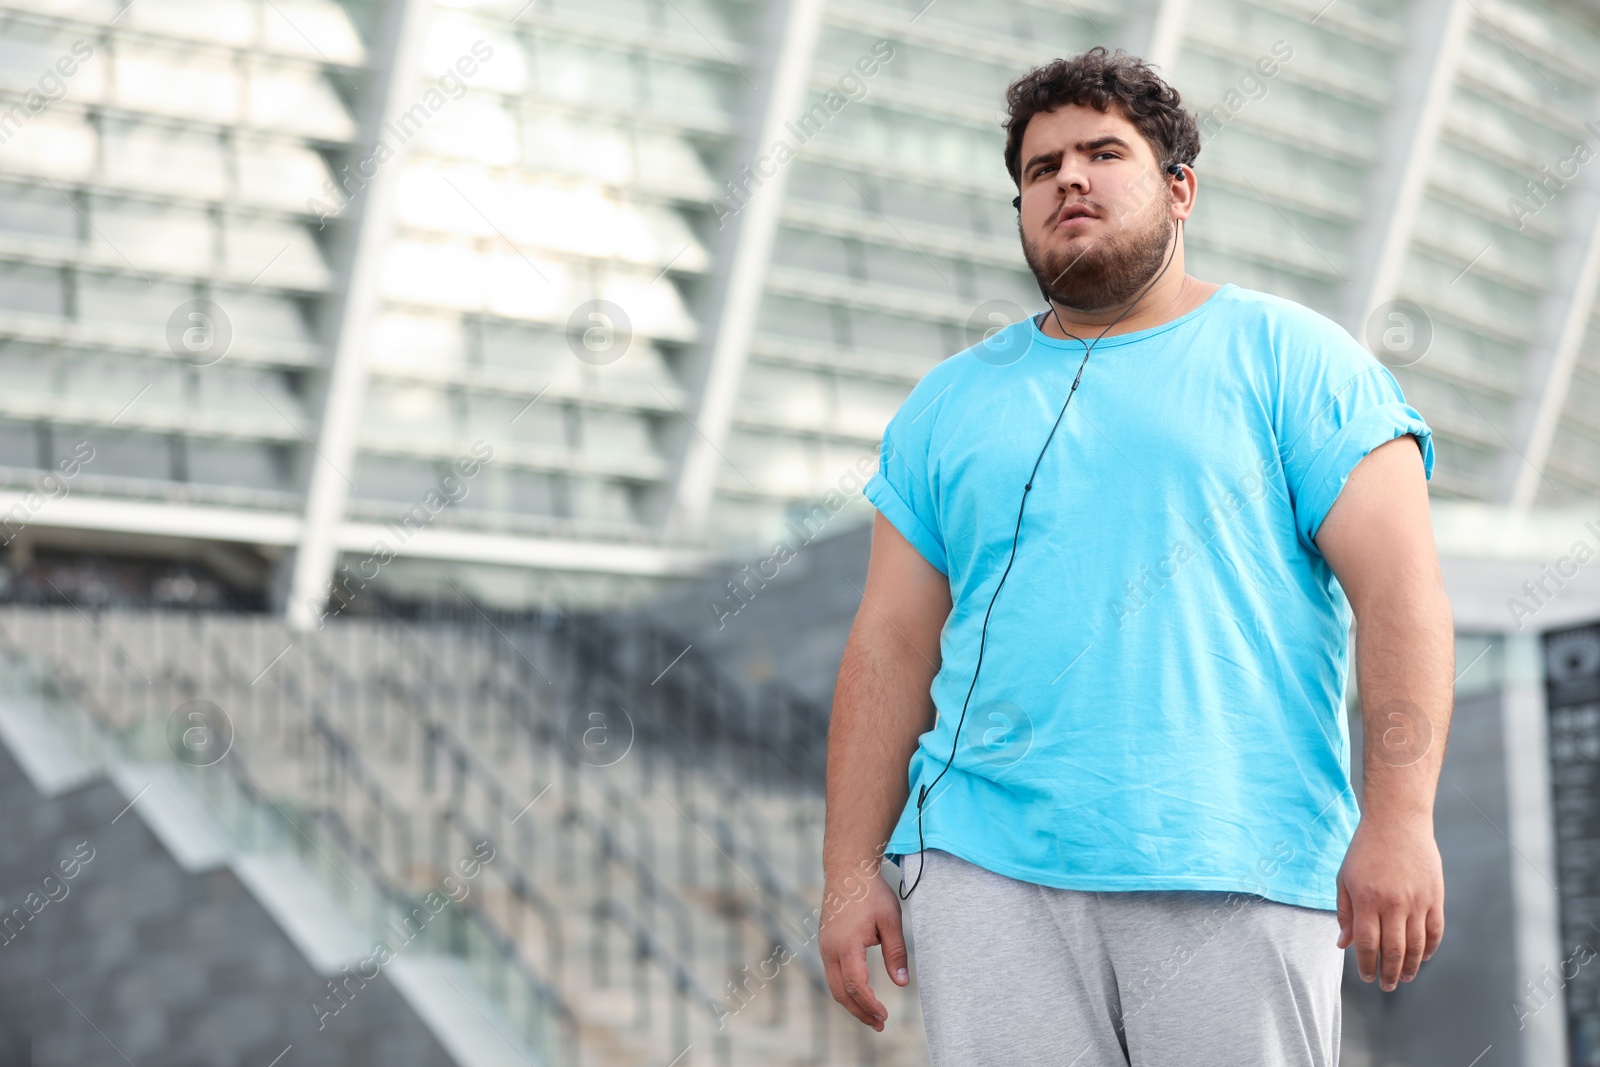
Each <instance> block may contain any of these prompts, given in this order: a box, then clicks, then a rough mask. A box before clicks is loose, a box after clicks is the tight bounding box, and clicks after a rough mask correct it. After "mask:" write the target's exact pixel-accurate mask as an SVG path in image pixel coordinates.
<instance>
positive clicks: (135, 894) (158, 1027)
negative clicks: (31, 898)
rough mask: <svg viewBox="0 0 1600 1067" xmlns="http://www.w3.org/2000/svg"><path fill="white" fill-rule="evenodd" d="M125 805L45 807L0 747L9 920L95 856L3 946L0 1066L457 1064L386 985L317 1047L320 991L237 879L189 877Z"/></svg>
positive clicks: (87, 797)
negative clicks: (84, 857)
mask: <svg viewBox="0 0 1600 1067" xmlns="http://www.w3.org/2000/svg"><path fill="white" fill-rule="evenodd" d="M127 803H128V801H127V800H126V799H125V798H124V796H123V794H122V792H120V791H119V790H118V789H117V788H115V787H114V786H113V785H112V784H111V783H110V782H108V781H106V780H105V779H104V778H96V779H95V780H93V781H92V782H90V783H89V784H87V785H85V786H82V787H81V788H77V789H74V790H71V791H68V792H65V793H62V794H59V795H57V796H54V797H44V796H41V795H40V793H39V792H38V791H36V789H35V788H34V786H33V784H32V783H31V782H30V781H29V779H28V778H27V777H26V776H25V775H24V774H23V773H22V771H21V770H20V769H19V767H18V765H17V763H16V762H15V761H14V760H13V758H12V756H11V755H10V753H8V752H7V751H6V750H5V746H4V745H0V811H4V812H5V813H6V819H5V830H4V832H3V833H0V899H3V900H4V902H5V908H6V910H7V911H9V910H10V909H11V908H13V907H16V906H17V905H19V904H22V903H23V902H24V901H25V900H26V897H27V894H28V893H30V892H34V891H37V890H39V889H40V887H41V883H42V881H43V879H44V878H45V877H46V876H47V875H51V874H54V875H56V876H57V877H58V878H59V876H60V874H61V871H60V869H59V868H57V866H56V865H57V864H58V862H59V861H60V860H62V859H65V858H68V857H72V856H73V855H74V849H75V848H77V847H78V846H79V845H80V843H82V842H87V843H88V846H89V847H90V848H92V849H93V850H94V851H93V858H92V859H91V860H90V861H89V862H88V863H87V864H85V865H83V866H82V868H81V869H80V870H79V871H78V873H77V875H76V876H75V877H73V878H72V879H70V880H69V881H66V882H64V883H61V884H64V885H65V887H66V895H65V896H64V897H61V899H59V900H58V901H54V902H51V903H47V904H45V905H44V907H43V908H42V909H41V910H39V912H38V914H37V915H36V916H33V917H32V918H31V919H30V920H29V921H28V922H27V924H26V925H24V926H21V928H20V930H18V931H17V932H16V933H15V936H13V937H12V939H11V940H10V941H9V942H5V943H3V944H0V1065H3V1067H11V1065H25V1064H29V1063H31V1064H34V1065H36V1067H57V1065H59V1067H95V1065H102V1064H103V1065H106V1067H127V1064H128V1063H129V1062H132V1063H135V1064H138V1067H158V1065H162V1064H173V1065H178V1064H183V1065H195V1064H206V1065H218V1067H222V1065H239V1067H268V1065H269V1064H271V1063H272V1062H273V1061H274V1059H275V1058H276V1057H278V1056H279V1055H280V1054H282V1053H284V1052H285V1049H288V1048H289V1046H291V1045H292V1046H293V1048H292V1050H290V1051H288V1053H287V1055H284V1056H283V1058H282V1060H281V1061H279V1067H311V1065H325V1067H343V1065H353V1064H363V1065H364V1064H371V1065H373V1067H377V1065H380V1064H381V1065H383V1067H445V1065H447V1064H449V1063H450V1062H451V1060H450V1058H449V1057H447V1056H446V1055H445V1053H444V1051H443V1050H442V1049H441V1047H440V1046H439V1044H438V1042H437V1041H436V1040H435V1039H434V1037H433V1035H432V1034H431V1033H430V1031H429V1030H428V1029H427V1027H425V1026H424V1025H423V1023H422V1022H421V1021H420V1020H419V1019H418V1017H417V1015H416V1013H415V1012H414V1011H413V1009H412V1008H411V1006H410V1005H409V1004H408V1003H407V1002H406V1001H405V1000H404V999H403V998H402V997H401V996H400V994H399V993H398V992H397V991H396V989H395V988H394V986H393V985H392V984H391V983H390V981H389V978H388V977H387V975H386V974H382V973H380V974H379V976H378V978H377V979H376V980H374V981H371V982H368V983H366V985H365V987H364V988H361V989H360V990H359V991H357V992H356V993H355V994H354V996H353V997H352V998H351V1001H350V1003H349V1005H348V1006H347V1007H346V1008H344V1009H343V1010H342V1011H341V1012H340V1013H339V1014H338V1015H337V1016H335V1017H333V1018H330V1019H328V1020H327V1027H326V1029H323V1030H321V1031H320V1032H319V1030H318V1026H317V1023H318V1017H317V1015H316V1013H315V1012H314V1011H313V1010H312V1008H311V1007H310V1005H311V1003H312V1001H314V1000H317V999H318V998H320V997H323V996H325V995H327V985H326V983H327V978H326V977H324V976H322V975H320V974H318V973H317V972H316V971H315V970H314V969H313V967H312V966H311V965H310V964H309V963H308V962H307V961H306V959H305V958H304V957H303V956H302V955H301V953H300V952H299V951H298V950H297V949H296V947H295V946H294V944H293V943H292V942H291V941H290V940H289V939H288V938H287V937H286V936H285V935H284V933H283V932H282V930H281V929H280V928H279V926H278V925H277V924H276V923H275V921H274V920H273V919H272V918H271V916H269V915H268V913H267V912H266V911H265V910H263V908H262V907H261V906H260V904H259V903H258V902H257V901H256V899H255V898H254V897H253V896H252V895H251V894H250V892H249V891H248V890H247V889H246V888H245V887H244V885H243V884H242V883H241V882H240V881H239V879H238V878H237V877H236V876H235V875H234V874H233V872H232V871H231V869H229V868H227V867H220V868H216V869H213V870H209V871H203V872H200V873H189V872H187V871H185V870H184V869H183V868H182V867H181V866H180V865H179V864H178V863H177V862H176V861H175V860H174V859H173V857H172V856H171V855H170V854H169V853H168V852H167V850H166V848H165V847H164V846H163V845H162V843H161V842H160V841H159V840H158V839H157V838H156V837H155V835H154V834H152V833H151V831H150V830H149V829H148V828H147V826H146V824H145V823H144V822H143V821H142V820H141V819H140V818H139V816H138V814H137V812H136V811H130V812H128V813H126V814H122V815H121V817H120V818H119V817H118V814H119V812H121V811H122V809H123V808H124V807H125V806H126V805H127ZM113 820H115V821H113ZM50 892H51V893H52V894H54V895H58V896H59V895H60V892H61V890H60V889H59V888H54V887H51V888H50ZM38 899H39V898H35V905H37V901H38Z"/></svg>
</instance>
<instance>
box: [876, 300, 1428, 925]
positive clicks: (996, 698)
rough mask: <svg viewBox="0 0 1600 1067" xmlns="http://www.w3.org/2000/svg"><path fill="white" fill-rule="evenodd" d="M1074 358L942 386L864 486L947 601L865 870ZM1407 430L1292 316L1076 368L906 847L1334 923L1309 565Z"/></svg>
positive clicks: (1337, 343)
mask: <svg viewBox="0 0 1600 1067" xmlns="http://www.w3.org/2000/svg"><path fill="white" fill-rule="evenodd" d="M1083 351H1084V348H1083V345H1082V344H1080V343H1078V342H1076V341H1067V340H1056V339H1054V338H1051V337H1047V336H1045V335H1044V334H1043V333H1042V332H1040V330H1039V328H1038V326H1037V325H1036V324H1035V322H1034V320H1033V319H1032V318H1027V319H1024V320H1022V321H1021V322H1018V323H1016V324H1014V325H1012V326H1009V327H1007V328H1005V329H1004V330H1001V331H998V332H996V333H995V334H994V335H993V336H992V337H990V338H989V339H987V340H986V341H984V342H982V343H981V344H979V345H975V346H973V347H972V348H969V349H967V350H965V351H963V352H961V353H959V354H957V355H955V356H952V357H951V358H949V359H947V360H945V361H944V362H942V363H940V364H939V365H938V366H936V367H935V368H933V370H931V371H929V372H928V374H927V375H926V376H925V377H924V378H923V379H922V381H921V382H920V383H918V385H917V387H916V388H915V389H913V390H912V392H911V395H910V396H909V397H908V398H907V399H906V401H905V403H904V404H903V405H902V406H901V408H900V410H899V411H898V412H897V413H896V414H895V416H894V418H893V419H892V420H891V421H890V423H889V425H888V428H887V429H886V430H885V432H884V436H883V452H882V455H881V457H880V469H879V472H878V473H877V474H876V475H874V476H873V478H872V479H871V481H870V482H869V483H868V484H867V486H866V489H865V492H866V495H867V498H868V499H869V500H870V501H871V502H872V503H873V505H874V506H875V507H876V508H877V509H878V510H879V511H880V512H881V513H882V514H883V515H884V517H885V518H887V519H888V520H889V521H890V522H891V523H893V524H894V526H895V528H896V529H897V530H899V531H900V533H901V534H902V535H904V536H905V538H906V540H907V541H909V542H910V543H911V544H912V545H913V546H914V547H915V548H916V549H917V551H918V552H920V553H921V554H922V555H923V557H925V558H926V559H927V561H928V562H929V563H931V564H932V565H933V566H934V567H936V568H938V569H939V571H940V572H942V573H944V574H945V575H947V576H948V577H949V580H950V592H951V600H952V602H953V607H952V610H951V613H950V617H949V620H948V621H947V622H946V623H945V625H944V629H943V632H942V634H941V635H940V651H941V653H942V655H943V662H942V665H941V667H940V669H939V672H938V674H937V675H936V676H935V678H934V680H933V686H932V696H933V701H934V704H935V707H936V708H937V710H938V718H937V722H936V724H935V726H934V728H933V729H932V730H929V731H928V732H926V733H924V734H923V735H922V737H921V739H920V741H919V744H918V747H917V750H916V753H915V754H914V755H913V756H912V759H911V764H910V768H909V776H910V784H911V799H910V801H909V802H908V803H907V805H906V807H905V810H904V812H903V813H902V814H901V817H900V820H899V823H898V824H897V825H896V827H895V830H894V834H893V836H892V837H891V839H890V842H889V847H888V849H887V853H888V854H889V855H890V857H891V858H895V859H898V857H900V856H904V855H906V854H909V853H914V852H916V851H917V849H918V847H919V842H918V838H917V804H916V799H917V793H918V789H919V787H920V786H922V785H924V784H929V783H932V782H933V781H934V779H935V777H937V776H938V774H939V772H940V771H941V770H942V769H943V768H944V765H945V762H946V760H947V759H949V757H950V753H951V744H952V741H953V739H954V737H955V731H956V722H957V719H958V718H959V717H960V715H961V707H962V702H963V701H964V700H965V699H966V696H967V690H968V686H969V685H970V684H971V682H972V672H973V667H974V665H975V663H976V661H977V655H978V640H979V633H980V630H981V628H982V626H983V619H984V612H985V610H986V609H987V608H988V606H989V600H990V597H991V596H992V595H993V594H994V590H995V586H996V584H997V583H998V582H999V580H1000V576H1001V572H1002V570H1003V569H1004V567H1005V563H1006V558H1007V555H1008V554H1009V552H1010V549H1011V542H1012V535H1013V531H1014V530H1015V529H1016V522H1017V507H1018V502H1019V500H1020V498H1021V496H1022V491H1023V486H1024V484H1025V483H1026V482H1027V480H1028V472H1029V470H1030V469H1031V467H1032V464H1033V461H1034V458H1035V457H1036V456H1037V455H1038V453H1039V449H1040V448H1041V447H1042V446H1043V444H1044V441H1045V438H1046V437H1047V436H1048V434H1049V432H1050V426H1051V424H1052V423H1053V422H1054V421H1055V418H1056V415H1057V413H1058V412H1059V411H1060V408H1061V403H1062V401H1063V400H1064V399H1065V398H1066V396H1067V390H1068V388H1069V387H1070V386H1071V384H1072V379H1073V375H1074V374H1075V373H1076V372H1077V369H1078V364H1079V361H1080V360H1081V359H1082V356H1083ZM1403 434H1412V435H1414V437H1415V439H1416V441H1417V442H1418V443H1419V445H1420V447H1421V449H1422V455H1423V461H1424V466H1425V469H1426V470H1427V472H1428V474H1429V476H1430V477H1431V475H1432V471H1433V444H1432V440H1431V434H1430V431H1429V429H1428V427H1427V425H1426V424H1425V423H1424V422H1423V421H1422V417H1421V416H1420V415H1419V414H1418V413H1417V412H1416V411H1415V410H1413V409H1412V408H1411V407H1410V406H1408V405H1407V404H1406V401H1405V398H1404V396H1403V395H1402V394H1401V392H1400V387H1399V385H1398V384H1397V383H1396V382H1395V380H1394V377H1393V375H1391V374H1390V373H1389V371H1388V369H1387V368H1385V367H1384V366H1383V365H1382V364H1381V363H1379V362H1378V361H1377V360H1376V359H1374V358H1373V357H1372V356H1371V355H1370V354H1368V353H1367V352H1366V350H1365V349H1363V348H1362V347H1361V346H1360V345H1359V344H1357V343H1356V341H1355V340H1354V339H1353V338H1352V337H1351V336H1350V335H1349V334H1348V333H1347V332H1346V331H1345V330H1344V329H1342V328H1341V327H1339V326H1338V325H1336V324H1335V323H1333V322H1332V321H1330V320H1329V319H1327V318H1325V317H1323V316H1322V315H1319V314H1317V313H1316V312H1313V311H1311V310H1309V309H1307V308H1305V307H1302V306H1301V305H1299V304H1296V303H1294V302H1292V301H1289V300H1285V299H1282V298H1279V297H1275V296H1271V295H1268V294H1265V293H1260V292H1255V291H1253V290H1250V289H1242V288H1239V287H1238V286H1235V285H1231V284H1229V285H1224V286H1223V287H1222V288H1221V289H1219V290H1218V291H1217V292H1215V293H1213V294H1212V295H1211V297H1210V298H1209V299H1207V300H1206V301H1205V303H1203V304H1202V305H1200V306H1199V307H1198V308H1196V309H1195V310H1193V311H1191V312H1189V313H1188V314H1186V315H1183V316H1180V317H1178V318H1176V319H1173V320H1172V321H1170V322H1166V323H1163V324H1161V325H1159V326H1154V327H1152V328H1150V329H1147V330H1140V331H1138V332H1135V333H1125V334H1119V335H1113V336H1108V337H1106V338H1104V339H1103V340H1101V341H1100V342H1099V343H1098V344H1096V345H1095V347H1094V351H1093V353H1092V354H1091V355H1090V357H1089V362H1088V365H1087V366H1086V368H1085V369H1084V372H1083V379H1082V383H1081V384H1080V386H1079V388H1078V393H1077V396H1075V397H1074V398H1073V400H1072V404H1071V406H1070V407H1069V408H1068V409H1067V414H1066V417H1065V418H1064V419H1063V420H1062V422H1061V426H1060V429H1059V430H1057V432H1056V436H1055V439H1054V440H1053V441H1052V442H1051V444H1050V448H1049V450H1048V452H1047V453H1046V454H1045V457H1044V461H1043V462H1042V463H1041V464H1040V466H1039V471H1038V474H1037V475H1036V476H1035V478H1034V487H1033V490H1032V492H1031V493H1029V495H1028V503H1027V510H1026V513H1025V515H1024V518H1023V521H1022V530H1021V534H1020V538H1019V541H1018V547H1017V554H1016V562H1015V564H1014V566H1013V568H1012V571H1011V575H1010V577H1008V578H1007V579H1006V582H1005V587H1004V588H1003V589H1002V590H1001V592H1000V597H999V600H998V601H997V602H996V603H995V606H994V612H993V616H992V617H991V618H990V620H989V633H988V639H987V642H986V643H985V645H984V654H983V669H982V672H981V674H980V676H979V679H978V684H977V688H976V690H974V691H973V694H972V700H971V703H970V705H969V706H968V710H967V716H966V722H965V724H964V725H963V726H962V727H961V738H960V746H959V749H958V751H957V753H956V759H955V764H954V766H953V767H952V768H951V769H950V771H949V773H947V774H946V775H945V776H944V777H943V779H942V780H940V781H939V783H938V785H937V786H936V787H935V788H933V790H932V791H931V792H930V793H929V795H928V799H927V802H926V804H925V805H924V808H923V831H924V843H925V844H926V846H927V847H929V848H939V849H942V850H944V851H947V852H951V853H954V854H955V855H957V856H960V857H962V858H964V859H966V860H968V861H970V862H972V863H975V864H978V865H979V866H982V867H985V868H987V869H989V870H992V871H995V872H997V873H999V874H1003V875H1007V876H1009V877H1012V878H1018V879H1022V880H1024V881H1029V882H1035V883H1039V884H1042V885H1049V886H1056V887H1059V888H1065V889H1080V890H1142V889H1196V890H1218V891H1238V892H1246V893H1257V894H1260V895H1262V896H1265V897H1267V898H1268V899H1271V900H1277V901H1281V902H1283V903H1287V904H1298V905H1301V906H1305V907H1312V908H1323V909H1330V910H1331V909H1333V908H1335V907H1336V890H1335V877H1336V875H1337V873H1338V870H1339V866H1340V864H1341V863H1342V862H1343V859H1344V854H1345V850H1346V849H1347V848H1348V846H1349V843H1350V838H1351V835H1352V834H1353V833H1354V830H1355V825H1356V821H1357V818H1358V815H1359V812H1358V808H1357V804H1356V798H1355V795H1354V791H1353V790H1352V789H1351V786H1350V777H1349V766H1350V741H1349V735H1348V732H1347V730H1346V725H1345V717H1344V692H1345V680H1346V676H1347V673H1348V668H1349V654H1348V639H1349V626H1350V606H1349V601H1348V600H1347V599H1346V598H1345V595H1344V592H1343V590H1342V589H1340V587H1339V584H1338V582H1337V581H1336V580H1335V579H1334V576H1333V573H1332V571H1331V569H1330V568H1329V567H1328V564H1327V562H1326V561H1325V560H1324V559H1323V557H1322V554H1321V553H1320V552H1319V551H1318V550H1317V548H1316V546H1315V544H1314V543H1313V540H1312V539H1313V537H1314V536H1315V535H1316V532H1317V528H1318V527H1319V526H1320V525H1321V523H1322V520H1323V518H1324V517H1325V516H1326V515H1327V513H1328V510H1329V508H1330V507H1331V506H1332V505H1333V502H1334V498H1335V497H1337V496H1338V494H1339V490H1340V489H1341V488H1342V487H1343V485H1344V483H1345V479H1346V478H1347V477H1348V475H1349V474H1350V472H1351V470H1352V469H1354V467H1355V466H1356V464H1357V463H1358V462H1360V460H1361V459H1362V457H1364V456H1365V455H1366V454H1367V453H1368V452H1370V451H1371V450H1372V449H1374V448H1376V447H1377V446H1378V445H1381V444H1383V443H1384V442H1386V441H1390V440H1392V439H1394V438H1395V437H1398V436H1401V435H1403Z"/></svg>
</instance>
